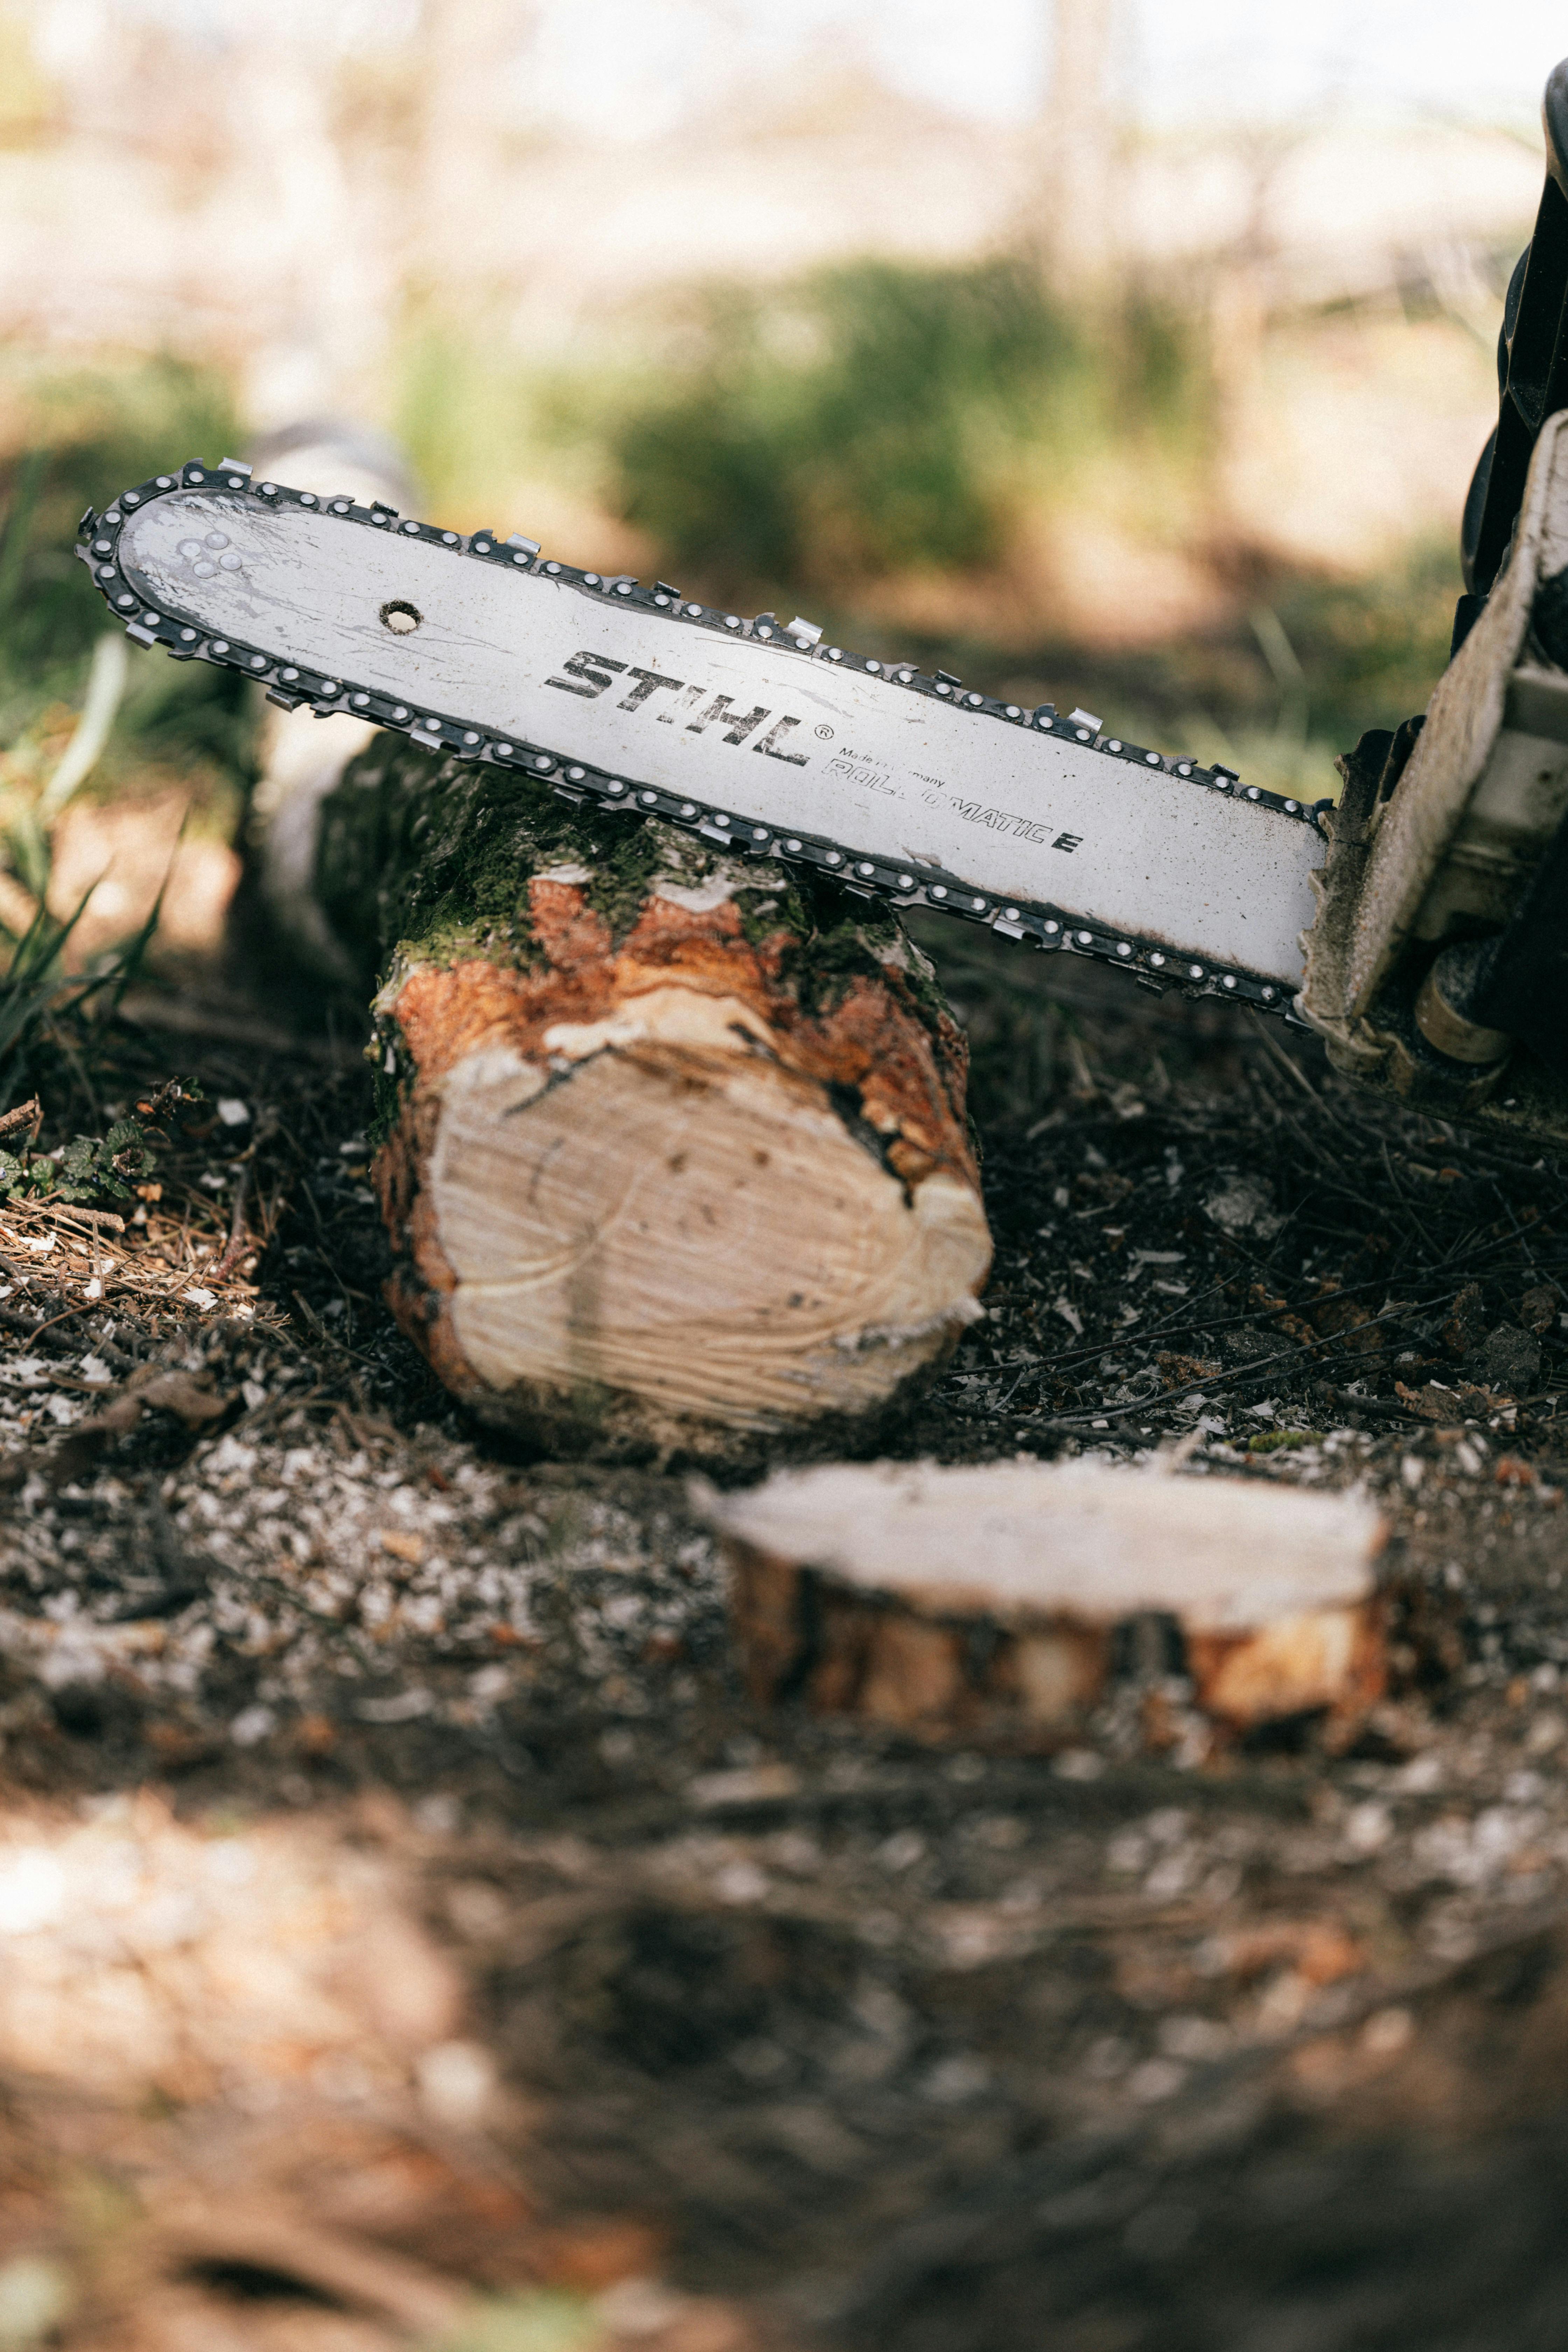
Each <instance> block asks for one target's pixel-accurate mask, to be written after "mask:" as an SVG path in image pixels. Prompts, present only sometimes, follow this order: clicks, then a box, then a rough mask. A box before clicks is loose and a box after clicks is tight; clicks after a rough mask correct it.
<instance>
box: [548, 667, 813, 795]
mask: <svg viewBox="0 0 1568 2352" xmlns="http://www.w3.org/2000/svg"><path fill="white" fill-rule="evenodd" d="M561 667H562V668H563V670H564V671H565V673H566V675H565V676H564V677H547V678H546V679H545V681H544V683H545V685H546V686H556V687H559V688H560V689H561V691H562V693H563V694H580V695H581V696H582V697H583V698H584V701H585V702H596V701H597V700H598V698H599V697H600V695H602V694H605V693H606V692H607V691H608V690H609V688H611V687H613V686H615V685H617V684H619V683H624V682H625V681H626V679H628V678H629V679H631V680H632V681H634V683H633V684H632V687H631V690H630V692H629V693H626V694H623V695H622V696H621V698H620V699H619V700H618V701H617V703H616V709H617V710H642V709H647V707H648V706H649V705H652V704H655V703H656V698H663V697H665V696H668V701H664V700H662V699H660V700H659V701H658V703H657V706H656V707H655V708H654V712H653V715H654V717H655V719H658V722H659V724H660V725H661V726H664V727H680V728H682V729H683V730H684V731H685V732H686V733H687V734H688V735H701V734H704V733H705V732H706V731H707V730H708V729H709V728H710V727H716V728H717V729H718V730H719V731H720V736H721V740H722V741H724V742H726V743H744V742H745V741H746V740H747V739H748V738H749V737H752V736H755V737H756V740H755V741H754V742H752V746H751V748H752V751H761V752H762V753H763V755H764V756H765V757H766V758H767V759H770V760H787V761H789V763H790V765H791V767H792V768H804V767H805V763H806V759H807V754H806V753H805V751H785V749H784V743H785V741H786V740H787V738H788V737H789V736H790V735H792V734H793V733H794V731H795V729H796V728H797V727H798V726H799V725H800V724H801V722H800V720H799V719H792V718H790V717H789V716H788V715H787V714H786V713H782V712H781V713H780V714H778V715H777V716H776V717H775V715H774V713H773V711H771V710H769V709H766V708H765V707H764V706H763V704H761V703H759V704H758V705H757V708H756V709H754V710H737V709H735V707H734V703H733V701H732V700H731V697H730V696H729V695H727V694H711V693H710V689H709V688H707V687H705V686H688V685H687V683H686V681H685V680H684V678H679V677H665V675H664V673H663V671H662V670H657V669H638V668H637V667H635V666H634V665H628V664H627V663H626V662H618V661H612V660H611V659H610V657H609V656H608V654H595V653H579V654H574V655H573V656H572V658H571V660H570V661H566V662H563V663H562V665H561ZM703 702H706V708H705V709H699V707H698V706H699V705H700V704H701V703H703ZM768 719H773V725H772V726H771V727H769V728H768V730H767V732H766V734H765V735H758V734H757V730H758V728H760V727H762V726H763V724H764V722H765V721H766V720H768Z"/></svg>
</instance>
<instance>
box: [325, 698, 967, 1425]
mask: <svg viewBox="0 0 1568 2352" xmlns="http://www.w3.org/2000/svg"><path fill="white" fill-rule="evenodd" d="M334 723H335V722H334ZM328 731H329V730H328V729H326V728H323V729H321V733H322V734H323V735H324V734H326V733H327V732H328ZM311 802H312V814H311V827H312V835H313V838H312V842H311V847H310V875H311V880H310V908H311V914H310V922H311V924H313V925H314V926H316V927H317V929H319V931H320V933H321V944H322V946H323V948H324V960H325V961H330V962H331V964H332V965H333V966H335V968H336V969H337V970H338V971H342V972H345V973H346V972H353V973H355V974H357V985H358V986H359V987H360V988H361V989H362V990H363V997H364V998H365V999H368V997H369V995H370V993H371V992H372V989H373V988H374V990H375V999H374V1017H375V1024H376V1027H375V1035H374V1054H375V1056H376V1062H377V1067H378V1071H379V1073H380V1076H379V1082H378V1083H379V1087H380V1109H379V1117H378V1128H377V1141H378V1149H377V1151H376V1155H375V1171H374V1172H375V1181H376V1183H377V1185H378V1188H379V1190H380V1193H381V1197H382V1202H383V1205H384V1212H385V1215H386V1221H387V1225H388V1229H389V1231H390V1233H391V1235H392V1241H393V1246H394V1251H395V1268H394V1272H393V1275H392V1277H391V1281H390V1285H389V1288H388V1297H389V1299H390V1302H391V1305H392V1307H393V1311H394V1313H395V1315H396V1317H397V1319H398V1321H399V1322H400V1323H401V1325H402V1326H403V1328H404V1329H405V1331H406V1332H407V1333H408V1334H409V1335H410V1337H411V1338H413V1339H415V1340H416V1342H417V1344H418V1345H419V1346H420V1348H422V1349H424V1351H425V1352H426V1355H427V1356H428V1358H429V1360H430V1361H431V1363H432V1364H433V1365H434V1366H435V1368H436V1370H437V1371H438V1372H439V1374H440V1376H441V1378H442V1379H443V1380H444V1381H446V1383H447V1386H448V1388H450V1389H451V1390H452V1391H453V1392H454V1393H455V1394H456V1395H458V1396H459V1397H460V1398H462V1399H463V1401H464V1402H466V1403H467V1404H468V1405H469V1406H471V1407H472V1408H473V1410H474V1411H475V1412H478V1413H479V1414H480V1415H481V1416H482V1417H484V1418H485V1419H487V1420H489V1421H490V1422H492V1423H498V1424H500V1425H504V1426H508V1427H510V1428H513V1429H516V1430H518V1431H520V1432H521V1433H523V1434H525V1435H526V1436H528V1437H530V1438H531V1439H532V1440H533V1441H534V1442H536V1443H538V1444H543V1445H546V1446H550V1447H553V1448H557V1449H570V1450H574V1451H575V1450H582V1449H584V1448H587V1449H590V1450H592V1451H594V1452H595V1453H597V1454H604V1455H609V1456H619V1457H623V1458H647V1457H650V1456H662V1457H665V1458H668V1457H670V1456H672V1455H676V1454H679V1455H685V1456H690V1457H694V1458H697V1457H701V1458H710V1459H719V1458H721V1457H724V1456H726V1455H729V1456H731V1457H732V1458H733V1457H735V1456H736V1455H737V1454H744V1453H745V1452H746V1451H747V1450H748V1447H749V1446H751V1445H752V1444H754V1443H755V1442H756V1441H757V1440H759V1439H766V1440H769V1441H773V1440H778V1439H784V1438H789V1437H795V1438H804V1437H805V1436H806V1435H808V1434H809V1435H811V1436H812V1437H813V1438H814V1439H815V1440H816V1442H817V1443H819V1444H822V1443H831V1444H833V1445H834V1446H835V1448H836V1449H837V1450H840V1451H842V1450H844V1447H845V1446H846V1444H850V1443H854V1444H864V1443H866V1442H867V1441H868V1437H869V1435H870V1434H871V1433H872V1432H874V1430H875V1429H876V1428H877V1427H878V1426H879V1425H880V1423H881V1422H882V1421H884V1420H885V1417H886V1415H887V1413H888V1412H889V1411H890V1410H891V1409H893V1408H894V1407H895V1406H896V1405H898V1404H899V1403H900V1401H902V1400H904V1399H906V1398H907V1396H908V1394H909V1392H910V1387H911V1384H912V1383H918V1382H921V1381H923V1380H924V1379H926V1378H927V1377H929V1375H930V1373H931V1370H932V1368H933V1367H934V1366H935V1365H936V1364H937V1363H938V1362H939V1361H940V1360H941V1359H942V1356H943V1355H944V1354H945V1353H946V1351H947V1350H948V1349H949V1348H950V1347H951V1345H952V1341H953V1340H954V1339H955V1338H956V1336H957V1335H958V1333H959V1332H960V1331H961V1330H962V1329H963V1326H964V1325H965V1323H966V1322H968V1321H970V1320H971V1319H973V1317H974V1316H975V1315H976V1314H977V1313H978V1312H979V1309H978V1307H976V1305H975V1293H976V1291H977V1289H978V1288H979V1286H980V1284H981V1283H982V1281H983V1280H984V1276H985V1272H986V1269H987V1265H988V1263H989V1259H990V1254H991V1250H990V1238H989V1234H988V1232H987V1228H986V1223H985V1218H984V1211H983V1209H982V1207H981V1202H980V1193H979V1183H978V1178H977V1173H976V1169H975V1163H974V1158H973V1151H972V1149H971V1145H970V1141H969V1138H968V1134H967V1130H966V1126H965V1117H964V1080H965V1071H966V1057H965V1049H964V1044H963V1035H962V1033H961V1032H960V1031H959V1029H958V1028H957V1026H956V1024H954V1023H953V1021H952V1018H951V1016H950V1015H949V1014H948V1013H947V1011H946V1010H945V1007H944V1006H943V1004H942V1000H941V998H940V996H939V994H938V992H937V990H936V987H935V983H934V981H933V979H932V976H931V970H930V967H929V965H927V964H926V962H925V961H924V960H923V959H922V958H921V955H920V954H919V951H918V950H916V949H915V948H914V947H913V946H912V945H911V944H910V941H909V940H907V939H906V938H905V937H904V935H903V933H902V931H901V929H900V927H899V925H898V924H897V922H896V920H895V919H892V918H891V917H889V915H887V914H884V913H883V912H881V911H880V910H879V909H876V908H872V907H870V906H869V905H868V904H867V903H866V902H864V901H861V900H858V899H855V898H850V897H847V896H846V895H844V894H842V893H840V892H837V891H835V890H834V889H832V888H831V887H828V886H820V887H814V886H812V885H810V884H808V883H802V882H801V881H799V880H798V879H794V878H791V877H789V876H787V875H786V874H785V873H784V871H783V869H782V868H780V867H778V866H773V865H767V864H762V863H753V862H752V861H750V860H739V859H736V858H735V857H733V856H731V854H729V853H728V852H727V851H726V850H725V849H723V848H722V847H721V846H719V845H710V844H709V843H707V842H705V841H701V840H698V839H694V838H693V837H692V836H691V835H687V834H683V833H681V832H680V831H679V830H678V829H676V828H674V827H671V826H668V825H666V824H661V823H658V822H654V821H650V820H646V819H638V818H635V817H629V816H627V817H624V816H622V815H620V814H618V813H602V812H598V811H595V810H593V809H590V808H586V807H579V806H576V805H574V804H572V803H566V802H563V801H562V800H560V799H557V798H555V797H553V796H552V793H550V791H549V789H548V787H546V786H544V785H542V784H540V783H538V782H532V781H531V780H530V779H529V778H528V777H526V776H523V775H519V774H516V773H514V772H509V771H506V770H503V769H500V768H497V767H492V766H489V765H484V766H480V765H479V764H476V763H472V762H464V761H457V760H452V761H447V762H446V763H443V762H442V761H440V759H439V758H438V757H437V756H436V755H433V754H431V753H428V752H425V751H418V750H416V749H414V748H413V747H411V746H409V745H407V744H405V743H403V742H402V741H400V740H398V739H396V738H395V737H390V736H384V737H381V738H378V739H377V740H376V741H375V742H374V744H372V746H371V747H370V748H369V750H368V751H365V752H364V753H363V756H361V757H360V758H359V759H357V760H356V761H354V762H353V765H352V766H350V767H349V769H348V770H347V771H346V772H345V773H344V774H343V775H342V777H341V779H340V780H339V781H338V782H337V783H336V784H335V786H334V787H333V789H331V791H330V792H327V793H320V792H312V794H311ZM285 806H286V803H285ZM298 851H299V844H298V843H294V844H293V845H292V849H291V854H292V855H294V856H295V857H296V859H297V857H298ZM295 936H296V937H297V938H298V939H300V941H301V943H302V944H306V945H308V944H309V936H310V934H309V929H308V928H307V927H305V926H301V925H296V926H295Z"/></svg>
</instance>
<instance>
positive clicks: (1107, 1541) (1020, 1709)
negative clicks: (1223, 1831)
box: [697, 1462, 1385, 1748]
mask: <svg viewBox="0 0 1568 2352" xmlns="http://www.w3.org/2000/svg"><path fill="white" fill-rule="evenodd" d="M697 1491H698V1497H699V1501H700V1506H701V1507H702V1508H703V1509H704V1510H705V1512H706V1514H707V1515H708V1517H710V1519H711V1520H712V1522H713V1523H714V1525H715V1526H716V1527H717V1528H719V1530H720V1532H721V1539H722V1542H723V1547H724V1549H725V1552H726V1554H727V1557H728V1561H729V1568H730V1576H731V1615H732V1620H733V1623H734V1629H735V1634H736V1638H737V1641H738V1643H739V1646H740V1654H741V1658H742V1666H743V1670H744V1673H745V1675H746V1679H747V1682H748V1685H749V1686H750V1689H751V1692H752V1696H753V1697H754V1698H756V1699H757V1700H759V1701H762V1702H764V1703H772V1702H774V1701H777V1700H780V1699H783V1698H786V1697H791V1696H796V1695H799V1696H804V1697H805V1699H806V1700H807V1701H808V1702H809V1703H810V1704H811V1705H813V1706H816V1707H817V1708H819V1709H821V1710H823V1711H824V1712H827V1713H835V1714H837V1713H847V1714H858V1715H859V1716H862V1717H866V1718H867V1719H868V1720H870V1721H872V1722H876V1723H879V1724H883V1725H886V1726H888V1727H892V1728H895V1729H898V1730H900V1731H904V1732H910V1733H913V1734H914V1735H915V1736H917V1737H919V1738H928V1739H938V1740H943V1739H946V1740H962V1741H964V1742H967V1743H971V1744H975V1745H980V1746H998V1747H1022V1748H1030V1747H1041V1748H1050V1747H1053V1746H1056V1745H1059V1744H1060V1743H1061V1742H1062V1741H1063V1740H1064V1739H1065V1738H1068V1737H1069V1736H1071V1735H1072V1734H1073V1733H1074V1732H1075V1731H1078V1730H1079V1729H1080V1728H1081V1727H1082V1725H1083V1723H1084V1721H1085V1719H1086V1717H1088V1716H1089V1714H1090V1713H1091V1712H1092V1710H1093V1708H1094V1707H1095V1706H1097V1705H1098V1704H1099V1703H1100V1700H1101V1699H1103V1698H1104V1697H1105V1696H1106V1695H1107V1693H1108V1691H1109V1688H1110V1683H1111V1679H1112V1675H1113V1670H1114V1663H1115V1658H1116V1654H1117V1636H1118V1633H1119V1631H1120V1630H1121V1628H1123V1627H1125V1626H1127V1625H1128V1624H1129V1623H1130V1622H1134V1621H1137V1620H1139V1619H1144V1620H1147V1619H1150V1618H1153V1619H1156V1620H1163V1621H1164V1622H1165V1625H1166V1628H1167V1629H1171V1628H1173V1629H1174V1631H1175V1633H1176V1634H1177V1635H1178V1637H1179V1640H1180V1643H1181V1646H1182V1650H1183V1652H1184V1667H1185V1672H1186V1675H1187V1676H1188V1677H1189V1678H1190V1680H1191V1683H1192V1685H1193V1696H1194V1704H1195V1705H1196V1706H1197V1707H1198V1708H1200V1709H1201V1710H1202V1711H1203V1712H1204V1713H1205V1715H1206V1716H1208V1717H1212V1718H1213V1719H1214V1720H1215V1722H1216V1723H1218V1724H1221V1725H1224V1726H1226V1727H1229V1728H1230V1729H1232V1730H1247V1729H1250V1728H1251V1727H1254V1726H1256V1725H1258V1724H1260V1723H1265V1722H1269V1721H1273V1720H1278V1719H1279V1718H1280V1717H1289V1716H1296V1715H1304V1714H1309V1713H1313V1712H1316V1711H1319V1710H1325V1709H1326V1710H1328V1711H1329V1712H1330V1713H1331V1715H1333V1716H1335V1717H1340V1718H1342V1719H1343V1720H1351V1719H1359V1717H1361V1716H1362V1715H1363V1714H1364V1712H1365V1710H1366V1709H1367V1708H1368V1707H1369V1706H1371V1705H1372V1704H1373V1702H1374V1701H1375V1700H1376V1699H1377V1698H1379V1697H1380V1696H1382V1694H1383V1690H1384V1681H1385V1661H1384V1640H1383V1630H1382V1622H1381V1615H1380V1609H1379V1603H1378V1601H1377V1597H1376V1593H1375V1591H1374V1586H1373V1559H1375V1556H1376V1554H1377V1551H1378V1549H1380V1547H1381V1544H1382V1540H1383V1529H1382V1523H1381V1521H1380V1519H1379V1517H1378V1515H1377V1513H1376V1511H1375V1510H1374V1509H1373V1508H1372V1507H1371V1506H1370V1505H1368V1504H1366V1503H1363V1502H1362V1501H1360V1500H1358V1499H1356V1498H1354V1497H1351V1496H1335V1495H1312V1494H1304V1493H1302V1492H1301V1491H1300V1489H1299V1488H1295V1487H1285V1486H1274V1485H1272V1484H1269V1485H1264V1484H1263V1483H1261V1482H1258V1483H1256V1484H1254V1483H1252V1482H1250V1481H1247V1480H1242V1479H1229V1478H1226V1479H1222V1478H1215V1477H1203V1478H1197V1477H1179V1476H1171V1475H1160V1474H1159V1473H1158V1472H1150V1471H1147V1470H1139V1469H1114V1468H1110V1467H1107V1466H1105V1465H1101V1464H1100V1463H1095V1462H1068V1463H1060V1464H1042V1463H1035V1464H1027V1465H1014V1464H1007V1465H996V1466H991V1467H984V1468H973V1469H942V1468H937V1467H934V1466H933V1465H931V1464H915V1465H897V1464H891V1463H879V1464H870V1465H844V1464H834V1465H824V1466H822V1467H819V1468H816V1469H806V1470H797V1471H781V1472H778V1473H777V1474H775V1475H773V1477H771V1478H769V1479H768V1480H767V1481H766V1483H765V1484H764V1485H763V1486H758V1487H753V1488H752V1489H751V1490H750V1491H749V1492H747V1493H742V1494H731V1495H727V1496H721V1495H719V1494H717V1493H716V1492H715V1491H714V1489H713V1488H712V1487H711V1486H707V1485H706V1484H705V1483H704V1482H698V1489H697Z"/></svg>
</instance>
